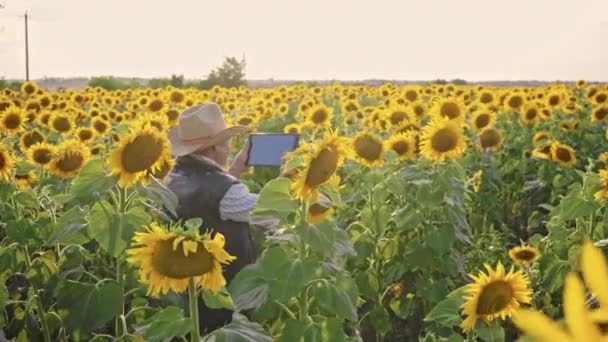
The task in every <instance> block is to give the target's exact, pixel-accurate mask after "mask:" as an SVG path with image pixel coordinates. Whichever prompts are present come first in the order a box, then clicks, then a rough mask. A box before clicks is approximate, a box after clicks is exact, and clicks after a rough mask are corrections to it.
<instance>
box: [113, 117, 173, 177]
mask: <svg viewBox="0 0 608 342" xmlns="http://www.w3.org/2000/svg"><path fill="white" fill-rule="evenodd" d="M168 154H169V142H168V140H167V138H166V137H165V136H164V135H162V134H161V133H160V132H158V131H156V130H153V129H152V128H149V127H147V128H140V129H135V130H133V131H132V132H131V133H129V134H128V135H125V136H123V137H122V138H121V139H120V141H119V143H118V146H116V147H115V148H114V149H113V150H112V151H111V152H110V155H109V165H110V168H111V169H112V175H118V176H119V184H120V186H121V187H123V188H128V187H130V186H132V185H134V184H135V183H136V182H137V181H138V180H140V179H141V178H143V177H144V176H145V175H146V173H147V172H148V170H150V171H152V172H154V171H156V170H157V169H158V168H159V167H160V166H161V165H160V164H161V162H162V160H163V157H164V156H166V155H168Z"/></svg>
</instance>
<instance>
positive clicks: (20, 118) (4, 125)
mask: <svg viewBox="0 0 608 342" xmlns="http://www.w3.org/2000/svg"><path fill="white" fill-rule="evenodd" d="M24 124H25V115H24V113H23V111H22V110H21V109H20V108H18V107H15V106H11V107H8V108H7V109H5V110H4V112H2V113H0V129H2V130H4V131H6V132H8V133H9V134H15V133H17V132H20V131H21V130H23V125H24Z"/></svg>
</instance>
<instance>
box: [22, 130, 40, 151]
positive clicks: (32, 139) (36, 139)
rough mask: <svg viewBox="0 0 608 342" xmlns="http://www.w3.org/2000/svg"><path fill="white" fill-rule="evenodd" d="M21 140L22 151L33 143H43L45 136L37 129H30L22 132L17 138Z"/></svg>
mask: <svg viewBox="0 0 608 342" xmlns="http://www.w3.org/2000/svg"><path fill="white" fill-rule="evenodd" d="M19 140H20V142H21V148H22V150H23V151H26V150H27V149H28V148H30V147H31V146H32V145H34V144H38V143H43V142H45V141H46V138H45V137H44V135H42V133H40V131H39V130H38V129H34V130H32V131H29V132H26V133H23V134H22V135H21V138H20V139H19Z"/></svg>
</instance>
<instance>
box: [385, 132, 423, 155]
mask: <svg viewBox="0 0 608 342" xmlns="http://www.w3.org/2000/svg"><path fill="white" fill-rule="evenodd" d="M417 137H418V134H417V133H414V132H407V133H397V134H393V135H392V136H391V137H390V138H389V139H388V140H387V141H386V150H389V149H391V150H393V151H395V153H397V155H398V156H399V160H410V159H414V158H416V154H417V150H418V147H417V146H416V145H417V142H418V139H417Z"/></svg>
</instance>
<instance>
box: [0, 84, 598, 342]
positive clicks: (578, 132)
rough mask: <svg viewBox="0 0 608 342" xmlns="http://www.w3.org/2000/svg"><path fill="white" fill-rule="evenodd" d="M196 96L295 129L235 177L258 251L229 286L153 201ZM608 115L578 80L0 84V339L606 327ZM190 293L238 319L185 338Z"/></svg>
mask: <svg viewBox="0 0 608 342" xmlns="http://www.w3.org/2000/svg"><path fill="white" fill-rule="evenodd" d="M204 102H215V103H217V104H219V105H220V106H221V108H222V109H223V111H224V113H225V118H226V121H227V122H228V124H229V125H245V126H248V127H249V128H250V129H251V131H252V132H286V133H297V134H300V145H299V147H298V148H297V149H296V150H295V151H293V152H292V153H290V154H289V155H288V156H287V158H286V159H285V163H284V166H283V168H282V170H278V169H272V168H254V169H251V170H250V171H248V173H247V174H246V176H245V177H244V179H243V180H242V181H243V183H245V184H246V185H247V186H248V187H249V188H250V190H251V191H252V192H255V193H258V194H259V197H258V201H257V207H256V209H255V211H254V212H252V214H251V221H252V227H251V228H252V234H253V235H254V238H255V243H256V247H257V248H258V252H259V255H258V258H257V261H256V263H255V264H252V265H249V266H247V267H246V268H244V269H243V270H241V271H240V272H239V273H238V274H237V275H236V277H235V278H234V280H232V281H231V283H230V284H228V285H227V284H226V281H225V279H224V276H223V273H222V267H223V266H224V265H228V264H230V263H231V262H233V261H234V257H233V256H231V255H229V254H228V253H227V252H226V251H225V250H224V237H223V236H221V235H220V234H216V235H215V236H212V235H210V234H208V233H205V232H199V227H200V224H201V222H200V220H199V221H197V220H189V221H186V222H179V223H176V222H171V221H170V220H168V219H167V215H166V213H167V212H174V211H175V208H176V205H177V198H176V196H175V194H173V193H172V192H171V191H169V190H168V188H167V187H166V185H165V183H164V181H165V179H166V176H167V175H168V174H169V172H170V171H171V169H172V168H173V166H174V165H175V160H174V159H173V158H172V156H171V153H170V151H171V146H170V142H169V141H168V139H167V130H168V129H169V128H171V127H173V126H175V125H176V124H177V123H178V120H179V117H180V114H181V113H182V112H183V111H184V110H185V109H186V108H188V107H190V106H193V105H196V104H199V103H204ZM607 127H608V85H606V84H587V83H586V82H584V81H579V82H577V83H576V84H557V83H556V84H551V85H547V86H543V87H505V88H502V87H491V86H477V85H454V84H428V85H406V86H396V85H392V84H384V85H382V86H377V87H372V86H355V85H342V84H333V85H329V86H324V87H314V86H307V85H304V84H296V85H291V86H281V87H276V88H270V89H250V88H246V87H240V88H230V89H226V88H219V87H215V88H213V89H211V90H208V91H202V90H197V89H178V88H172V87H168V88H164V89H145V88H144V89H129V90H118V91H107V90H103V89H101V88H91V87H88V88H85V89H83V90H61V91H45V90H43V89H41V88H39V87H38V86H37V85H36V84H35V83H33V82H26V83H24V84H23V86H22V87H21V90H20V91H14V90H8V89H6V90H1V92H0V138H1V142H0V340H4V339H8V340H14V341H45V342H48V341H187V340H190V341H197V340H199V339H200V340H204V341H285V342H292V341H450V342H456V341H514V340H518V339H521V340H523V341H601V340H604V339H605V338H608V337H603V336H604V335H605V334H608V329H607V328H606V327H607V326H608V267H607V266H606V261H605V252H604V251H608V247H607V245H608V239H607V237H608V210H607V208H606V203H607V201H608V130H607ZM244 139H246V137H239V138H237V139H234V141H233V147H234V151H233V153H235V154H236V152H238V150H239V149H240V148H241V146H242V145H243V143H244ZM262 221H265V222H268V221H271V222H273V226H272V228H270V229H263V228H261V227H260V226H258V225H257V224H256V222H262ZM199 298H202V299H203V300H204V301H205V303H206V304H207V306H209V307H211V308H227V309H231V310H234V315H233V320H232V323H230V324H229V325H227V326H225V327H224V328H221V329H219V330H216V331H214V332H211V333H208V334H206V335H205V334H202V336H199V335H201V334H199V327H198V324H199V323H198V317H199V312H198V308H197V305H196V302H197V299H199Z"/></svg>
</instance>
